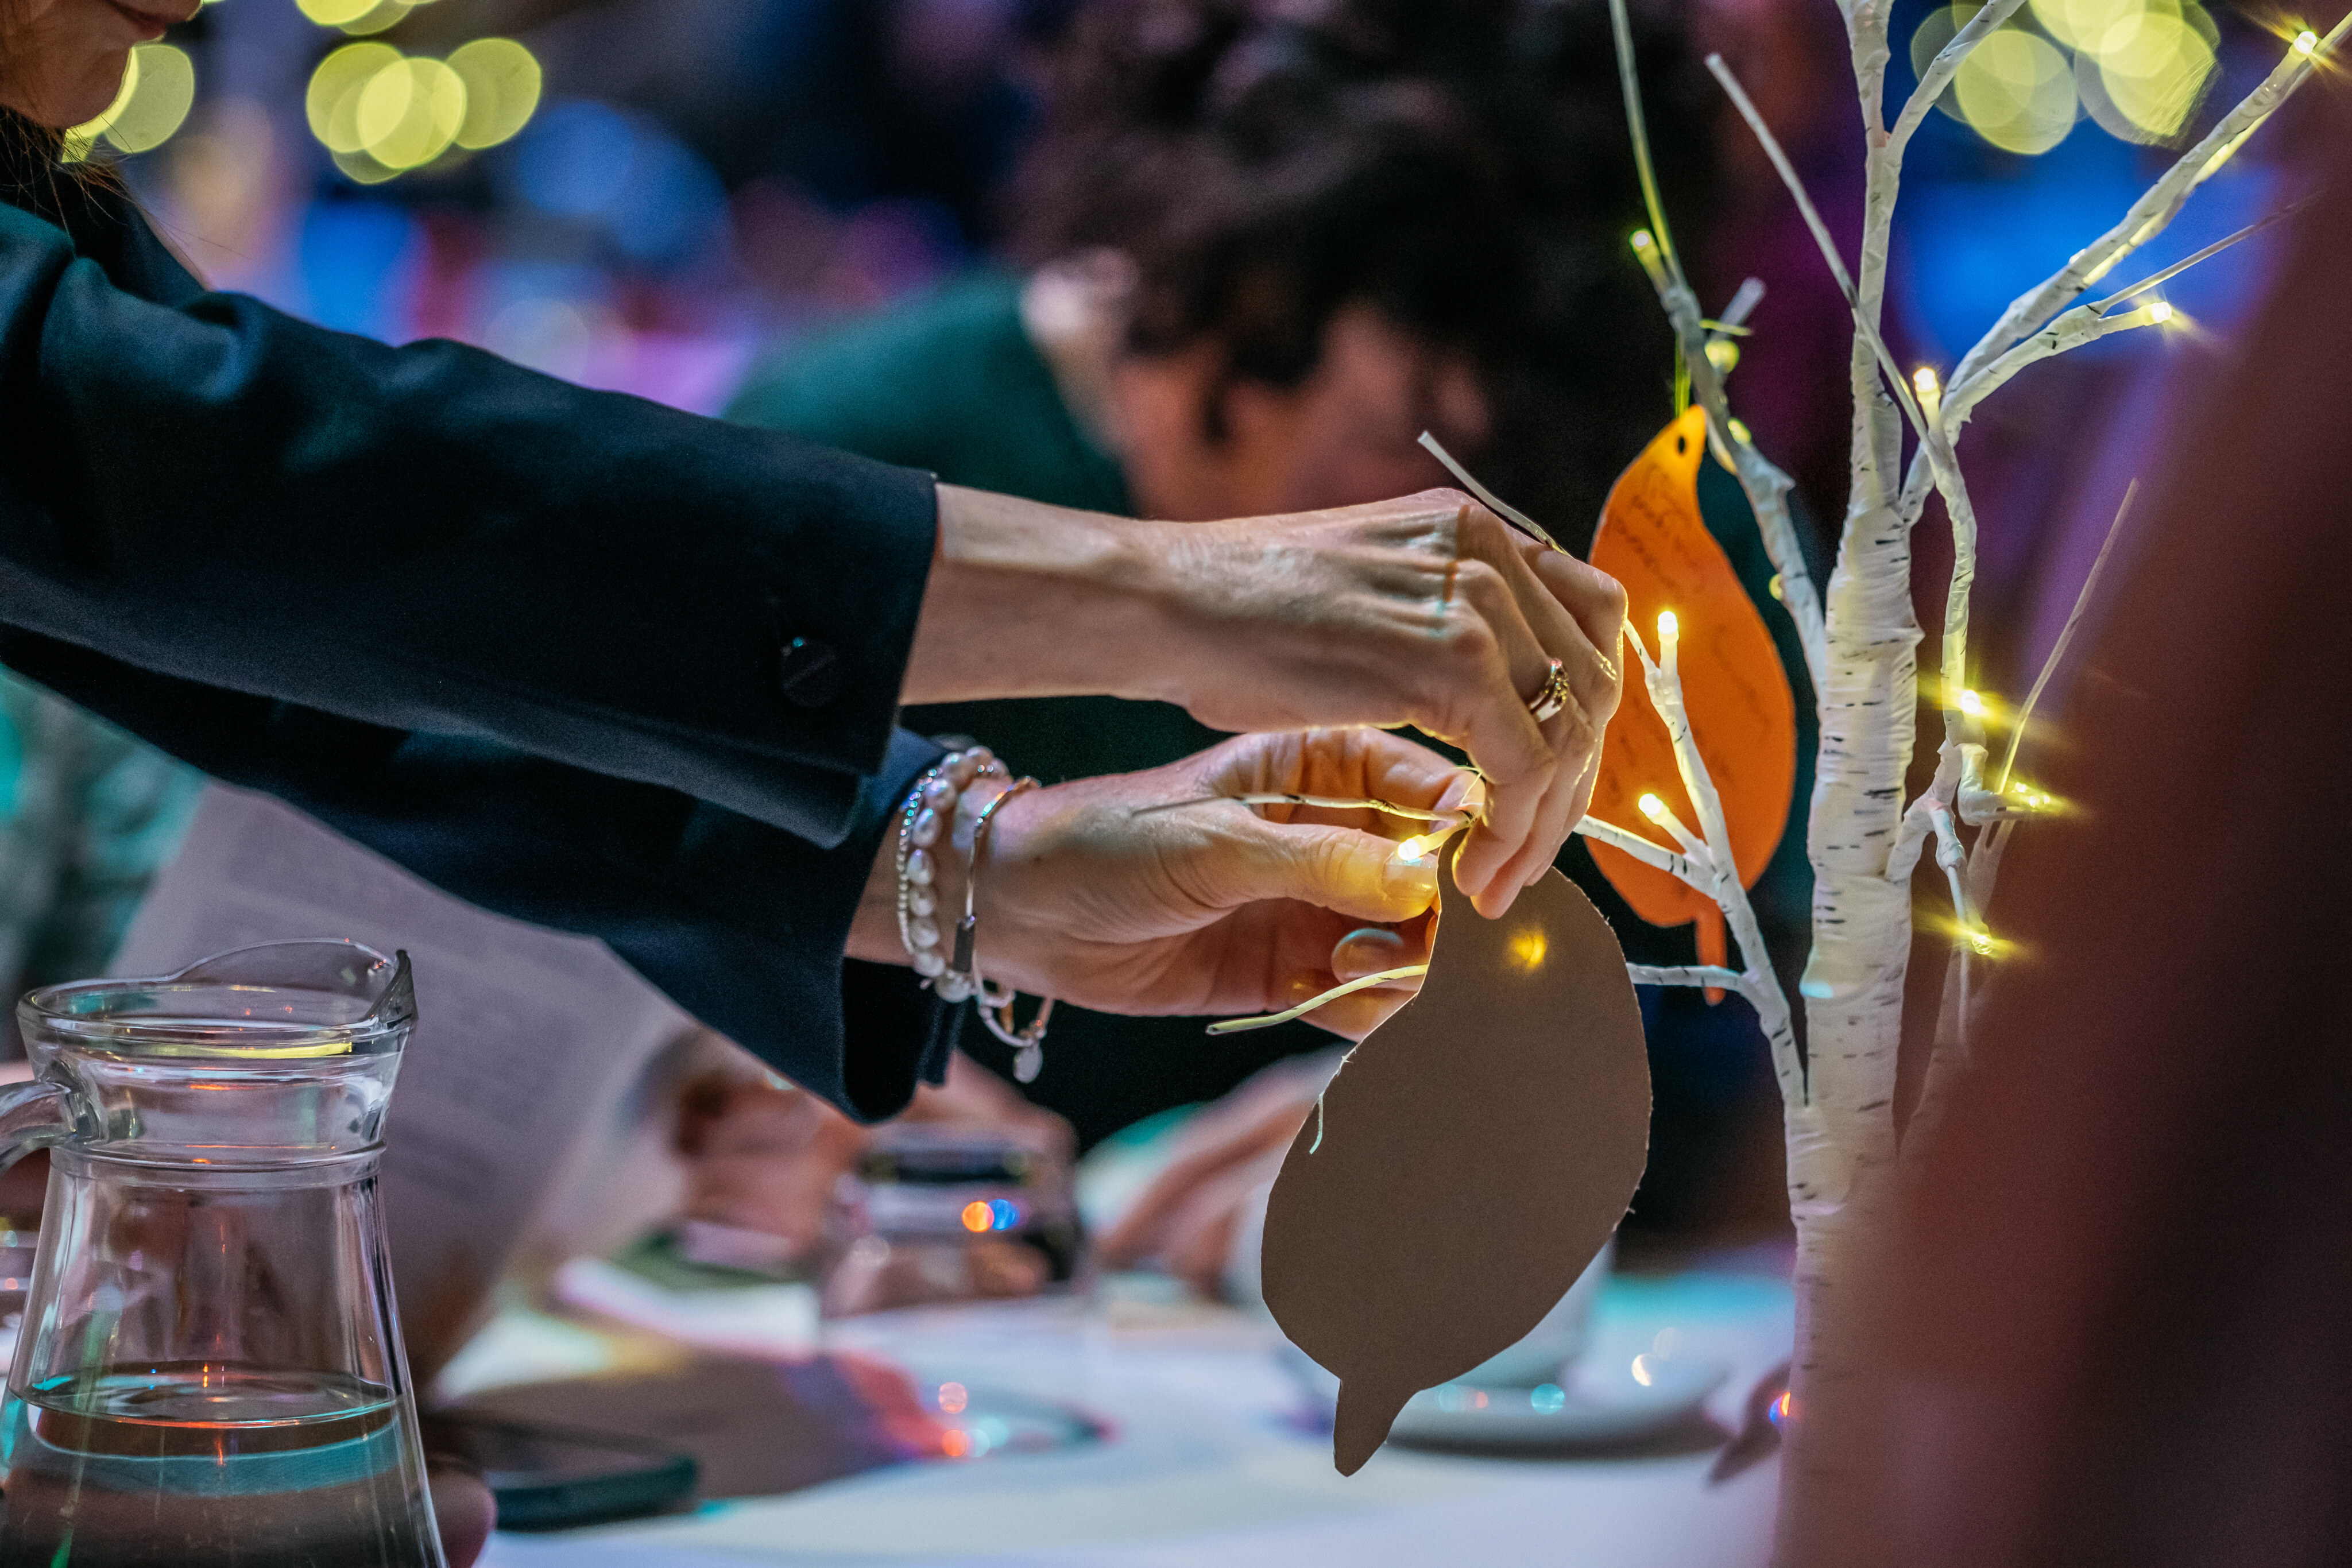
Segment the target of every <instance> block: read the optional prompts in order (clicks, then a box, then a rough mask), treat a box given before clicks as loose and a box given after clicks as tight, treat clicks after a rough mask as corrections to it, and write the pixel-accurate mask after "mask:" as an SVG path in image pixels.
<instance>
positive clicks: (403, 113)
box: [303, 0, 540, 184]
mask: <svg viewBox="0 0 2352 1568" xmlns="http://www.w3.org/2000/svg"><path fill="white" fill-rule="evenodd" d="M318 3H319V4H322V5H324V4H330V3H335V0H318ZM539 89H540V68H539V62H538V61H537V60H536V59H534V58H532V57H531V54H530V50H528V49H526V48H524V47H522V46H521V45H520V44H518V43H516V42H514V41H513V40H512V39H509V38H478V39H476V40H475V41H474V42H472V43H470V44H467V45H465V46H463V47H460V48H459V49H458V50H457V52H456V53H455V54H453V55H452V56H451V57H449V58H448V59H446V60H436V59H431V58H428V57H425V56H421V55H416V56H411V55H404V54H402V53H401V52H400V51H399V50H398V49H396V48H394V47H392V46H391V45H390V44H383V43H375V42H366V43H357V44H346V45H344V46H343V47H341V48H340V49H337V50H335V51H334V52H333V53H332V54H330V55H329V56H328V57H326V58H325V59H323V60H321V61H320V62H319V68H318V69H317V70H315V71H313V72H312V73H311V75H310V89H309V91H308V93H307V94H306V95H305V98H304V101H303V108H304V110H305V111H306V112H307V113H308V115H309V117H310V133H311V134H312V135H313V136H316V137H317V138H318V139H319V141H320V142H321V143H322V144H323V145H324V146H325V147H326V148H327V150H328V151H329V152H332V153H333V154H334V155H335V163H336V166H337V167H339V168H340V169H341V170H342V171H343V172H344V173H346V174H348V175H350V176H351V177H352V179H354V180H357V181H359V182H361V183H363V184H373V183H380V182H382V181H384V180H389V179H392V178H394V176H396V175H398V174H401V173H404V172H406V171H408V170H410V169H421V168H423V167H424V166H425V165H426V164H428V163H430V162H434V161H435V160H436V159H437V158H439V157H440V156H441V155H442V154H443V153H445V152H448V151H449V150H450V149H451V148H453V147H455V148H461V149H464V150H467V151H474V150H478V149H479V148H484V147H492V146H496V145H497V144H498V143H499V142H501V141H506V140H507V139H508V138H509V137H510V136H512V135H514V134H515V133H516V132H517V131H520V130H521V129H522V128H523V126H524V125H525V124H526V123H528V122H529V120H530V117H531V114H532V113H533V111H534V110H537V109H538V107H539Z"/></svg>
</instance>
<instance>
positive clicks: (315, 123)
mask: <svg viewBox="0 0 2352 1568" xmlns="http://www.w3.org/2000/svg"><path fill="white" fill-rule="evenodd" d="M400 60H401V53H400V51H399V50H398V49H395V48H394V47H392V46H391V45H390V44H374V43H369V44H345V45H344V46H343V47H341V48H340V49H337V50H336V51H335V52H334V53H332V54H331V55H329V56H328V57H326V58H325V59H323V60H320V62H319V68H318V69H317V70H314V71H312V72H311V73H310V91H309V92H307V93H306V94H304V96H303V99H302V108H303V110H304V111H305V112H306V113H308V114H309V116H310V134H311V135H313V136H315V137H317V138H318V139H319V140H320V141H322V142H324V143H325V144H326V147H327V150H328V151H329V152H362V151H364V150H365V148H366V146H367V143H366V142H365V141H362V140H361V137H360V128H359V111H360V95H361V94H362V92H364V91H365V90H366V89H367V85H368V83H369V82H370V81H371V80H372V79H373V78H374V77H375V75H376V73H377V72H378V71H381V70H383V69H384V68H387V67H389V66H393V65H396V64H398V63H399V62H400Z"/></svg>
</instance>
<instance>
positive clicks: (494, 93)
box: [449, 38, 540, 151]
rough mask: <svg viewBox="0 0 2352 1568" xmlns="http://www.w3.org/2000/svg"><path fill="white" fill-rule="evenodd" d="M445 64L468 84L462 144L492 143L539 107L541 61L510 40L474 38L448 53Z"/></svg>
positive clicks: (475, 148)
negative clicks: (447, 63)
mask: <svg viewBox="0 0 2352 1568" xmlns="http://www.w3.org/2000/svg"><path fill="white" fill-rule="evenodd" d="M449 68H450V69H451V70H453V71H456V72H457V76H458V79H460V80H461V81H463V82H464V83H465V84H466V121H465V123H464V124H463V125H462V126H460V127H459V128H458V131H457V145H458V146H460V147H463V148H466V149H467V150H469V151H478V150H480V149H482V148H484V147H495V146H497V145H498V144H499V142H501V141H505V140H507V138H509V137H510V136H512V135H513V134H514V133H515V132H516V131H520V130H521V129H522V128H523V125H524V123H525V122H526V121H528V120H530V117H531V113H532V111H533V110H537V109H538V108H539V89H540V69H539V61H538V60H536V59H534V58H533V57H531V52H530V50H529V49H526V48H524V47H522V46H521V45H520V44H518V43H516V42H515V41H514V40H513V39H512V38H477V39H475V40H474V41H473V42H472V43H470V44H467V45H464V46H462V47H459V48H458V49H457V52H456V53H454V54H452V55H451V56H450V57H449Z"/></svg>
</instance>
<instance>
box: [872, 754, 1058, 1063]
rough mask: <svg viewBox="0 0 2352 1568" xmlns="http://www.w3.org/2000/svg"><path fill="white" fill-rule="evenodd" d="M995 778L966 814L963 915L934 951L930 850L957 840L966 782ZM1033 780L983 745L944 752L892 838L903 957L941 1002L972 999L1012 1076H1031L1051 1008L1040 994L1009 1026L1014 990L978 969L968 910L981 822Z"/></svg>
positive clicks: (984, 827) (1041, 1056) (933, 853)
mask: <svg viewBox="0 0 2352 1568" xmlns="http://www.w3.org/2000/svg"><path fill="white" fill-rule="evenodd" d="M983 779H1008V780H1010V782H1008V784H1007V785H1006V787H1005V788H1004V789H1000V790H998V791H997V792H996V793H995V794H994V795H993V796H992V798H991V799H990V800H989V801H988V803H987V804H986V805H984V806H982V807H981V808H980V810H978V811H977V812H975V813H972V814H971V816H972V821H971V861H970V863H969V865H968V866H967V873H966V875H965V878H964V895H963V917H962V918H961V920H959V921H957V922H956V926H955V941H954V944H953V946H951V947H949V948H947V950H945V951H942V943H941V940H940V937H941V935H942V934H941V932H940V920H939V899H938V896H937V894H936V892H935V888H936V883H937V878H938V874H939V868H938V862H937V858H936V857H937V856H938V855H939V854H940V852H942V851H943V850H945V849H952V848H956V847H958V846H959V841H960V839H961V834H960V832H959V831H958V830H959V828H960V827H961V815H962V810H961V809H962V807H963V805H964V796H965V793H966V791H968V790H970V789H971V787H972V786H973V785H974V784H977V783H979V782H981V781H982V780H983ZM1036 784H1037V780H1035V779H1012V777H1011V774H1010V772H1009V771H1008V770H1007V769H1006V768H1005V767H1004V765H1003V763H1001V762H999V761H998V760H997V759H996V757H995V755H994V754H993V753H992V752H991V751H990V750H989V749H988V748H987V747H984V746H975V747H970V748H969V749H967V750H963V751H951V752H950V753H949V754H948V755H947V756H945V757H943V758H940V760H939V762H938V763H937V764H936V765H935V766H933V767H932V768H929V769H928V770H927V771H926V772H925V773H924V774H923V776H922V777H921V778H919V779H917V780H916V781H915V787H914V789H911V790H909V791H908V795H907V800H906V803H905V804H904V805H903V806H902V807H901V808H900V809H899V813H898V854H897V859H896V862H895V868H896V870H897V873H898V941H899V943H900V945H901V946H904V947H905V948H906V950H907V958H908V962H909V963H911V964H912V965H913V966H914V968H915V972H916V973H917V974H919V975H920V976H922V977H923V983H924V984H925V985H927V986H929V988H931V989H932V991H933V992H935V993H936V994H937V995H938V996H939V998H940V999H941V1000H942V1001H947V1002H961V1001H963V1000H964V999H966V998H977V999H978V1001H979V1011H980V1017H981V1021H982V1022H983V1023H985V1024H986V1025H987V1026H988V1031H989V1032H990V1033H991V1034H992V1035H994V1036H995V1037H996V1038H997V1039H998V1040H1003V1042H1004V1043H1005V1044H1007V1045H1009V1046H1011V1047H1013V1077H1014V1078H1016V1079H1017V1080H1019V1081H1020V1082H1024V1083H1029V1082H1034V1081H1035V1080H1036V1077H1037V1074H1038V1072H1039V1071H1042V1070H1043V1068H1044V1067H1045V1023H1046V1019H1048V1018H1049V1017H1050V1016H1051V1015H1052V1013H1053V1010H1054V1001H1053V998H1050V997H1048V998H1045V1004H1044V1005H1043V1006H1042V1007H1040V1008H1039V1009H1038V1010H1037V1016H1036V1017H1035V1018H1034V1019H1030V1021H1029V1023H1028V1026H1027V1027H1026V1028H1024V1029H1019V1030H1015V1029H1014V1028H1013V1002H1014V1001H1015V1000H1016V999H1017V998H1016V994H1015V993H1014V992H1013V991H1012V990H1009V989H1007V988H1002V987H995V986H991V985H990V984H988V982H987V981H986V980H985V979H983V978H982V976H981V973H980V967H979V961H978V958H977V956H976V948H977V945H978V934H979V925H980V922H979V917H978V915H976V913H975V892H976V889H977V886H978V883H979V881H980V862H981V859H982V855H983V853H984V852H985V846H986V842H987V838H988V829H989V825H990V823H991V821H992V820H993V818H994V817H995V814H996V810H997V808H998V807H1000V806H1002V805H1003V804H1004V802H1005V801H1007V800H1011V799H1012V798H1013V796H1014V795H1017V794H1019V793H1020V792H1021V791H1022V790H1024V789H1034V788H1035V787H1036Z"/></svg>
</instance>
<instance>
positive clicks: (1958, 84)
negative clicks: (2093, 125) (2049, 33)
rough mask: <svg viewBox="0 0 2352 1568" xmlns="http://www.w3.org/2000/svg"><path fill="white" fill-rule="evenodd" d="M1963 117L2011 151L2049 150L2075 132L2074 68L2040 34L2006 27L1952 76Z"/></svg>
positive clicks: (1994, 33)
mask: <svg viewBox="0 0 2352 1568" xmlns="http://www.w3.org/2000/svg"><path fill="white" fill-rule="evenodd" d="M1952 92H1953V95H1954V97H1956V98H1957V99H1958V100H1959V106H1960V115H1961V117H1962V118H1963V119H1965V120H1967V121H1968V122H1969V125H1970V126H1972V127H1974V128H1975V130H1976V133H1977V134H1978V135H1979V136H1981V137H1983V138H1984V139H1985V140H1986V141H1990V142H1991V143H1992V144H1993V145H1994V146H1996V147H1998V148H2000V149H2001V150H2002V151H2003V152H2023V153H2029V154H2031V153H2035V152H2049V151H2050V149H2052V148H2053V147H2055V146H2057V145H2058V143H2060V142H2061V141H2065V140H2066V133H2067V132H2068V131H2072V130H2074V117H2075V112H2076V109H2075V89H2074V66H2073V64H2072V63H2071V62H2069V61H2068V59H2067V58H2066V57H2065V55H2064V54H2063V53H2062V52H2061V51H2060V50H2059V48H2058V47H2057V46H2056V45H2055V44H2053V43H2052V42H2051V41H2050V40H2049V39H2047V38H2045V37H2042V36H2041V35H2040V34H2038V33H2028V32H2025V31H2023V30H2022V29H2021V28H2016V27H2002V28H2000V29H1998V30H1996V31H1995V32H1993V33H1992V34H1991V35H1990V36H1989V37H1986V39H1985V40H1984V42H1982V43H1980V44H1979V45H1978V46H1977V47H1976V48H1975V49H1974V50H1973V51H1971V52H1970V54H1969V57H1968V58H1967V59H1966V60H1964V61H1963V62H1961V65H1960V68H1959V69H1958V71H1956V72H1954V73H1953V75H1952Z"/></svg>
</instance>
